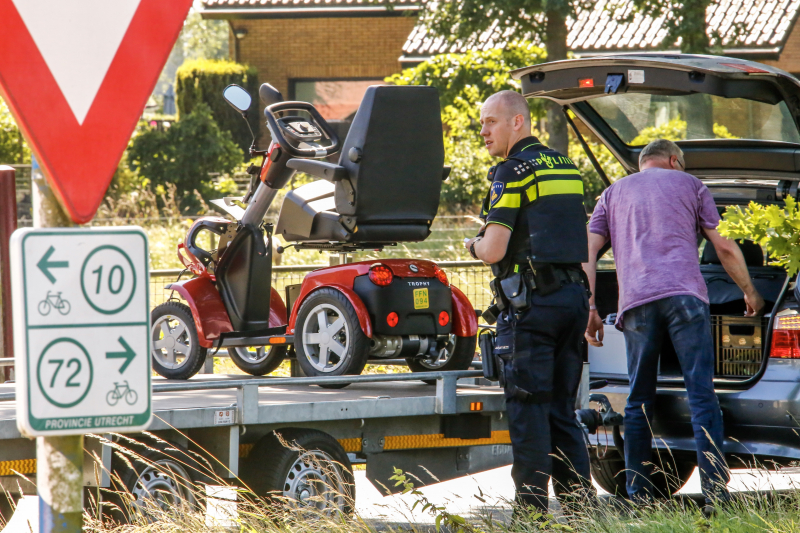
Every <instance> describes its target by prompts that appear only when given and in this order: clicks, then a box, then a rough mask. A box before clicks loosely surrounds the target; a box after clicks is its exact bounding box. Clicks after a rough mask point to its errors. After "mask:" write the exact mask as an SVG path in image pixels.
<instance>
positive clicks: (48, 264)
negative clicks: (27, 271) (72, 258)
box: [36, 246, 69, 283]
mask: <svg viewBox="0 0 800 533" xmlns="http://www.w3.org/2000/svg"><path fill="white" fill-rule="evenodd" d="M55 251H56V249H55V248H53V247H52V246H51V247H50V248H49V249H48V250H47V251H46V252H45V253H44V255H43V256H42V258H41V259H39V262H38V263H36V266H37V267H39V270H41V271H42V274H44V275H45V276H47V279H49V280H50V283H55V282H56V278H55V276H53V274H51V273H50V269H51V268H67V267H68V266H69V261H50V256H51V255H53V252H55Z"/></svg>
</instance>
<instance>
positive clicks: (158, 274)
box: [150, 261, 492, 309]
mask: <svg viewBox="0 0 800 533" xmlns="http://www.w3.org/2000/svg"><path fill="white" fill-rule="evenodd" d="M438 265H439V266H440V267H441V268H442V269H443V270H444V271H445V272H447V277H448V278H449V279H450V282H451V283H452V284H453V285H455V286H456V287H458V288H459V289H461V290H462V291H463V292H464V294H466V296H467V298H469V301H470V302H472V305H473V307H474V308H475V309H486V308H487V307H488V306H489V303H490V302H491V299H492V297H491V293H490V292H489V281H490V280H491V275H492V272H491V270H490V269H489V267H487V266H486V265H484V264H483V263H481V262H480V261H439V262H438ZM325 266H328V265H295V266H274V267H272V286H273V287H275V289H276V290H277V291H278V293H279V294H280V295H281V297H282V298H284V297H285V296H284V295H285V292H284V289H285V288H286V286H287V285H293V284H296V283H301V282H302V281H303V278H304V277H305V276H306V274H308V273H309V272H311V271H312V270H316V269H318V268H322V267H325ZM181 272H183V271H182V270H180V269H173V270H153V271H152V272H150V302H151V305H152V306H153V307H155V306H156V305H159V304H161V303H163V302H165V301H166V300H167V299H169V297H170V292H171V291H170V290H168V289H165V288H164V286H165V285H168V284H170V283H174V282H175V280H176V279H178V275H180V273H181ZM187 276H191V273H190V272H188V271H187V272H186V273H184V279H185V278H186V277H187Z"/></svg>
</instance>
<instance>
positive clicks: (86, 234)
mask: <svg viewBox="0 0 800 533" xmlns="http://www.w3.org/2000/svg"><path fill="white" fill-rule="evenodd" d="M10 256H11V279H12V302H13V310H14V311H13V312H14V356H15V362H14V363H15V370H16V396H17V402H16V404H17V427H18V428H19V430H20V432H21V433H23V434H25V435H29V436H48V435H80V434H84V433H94V432H99V431H104V430H110V431H115V432H116V431H121V432H125V431H140V430H143V429H146V428H147V426H148V425H149V424H150V418H151V397H150V391H151V386H150V375H151V370H150V301H149V279H150V273H149V268H148V263H149V261H148V257H149V251H148V242H147V235H146V234H145V233H144V231H143V230H142V229H141V228H137V227H115V228H86V229H74V228H63V229H62V228H46V229H32V228H25V229H19V230H17V231H15V232H14V234H13V235H12V237H11V253H10Z"/></svg>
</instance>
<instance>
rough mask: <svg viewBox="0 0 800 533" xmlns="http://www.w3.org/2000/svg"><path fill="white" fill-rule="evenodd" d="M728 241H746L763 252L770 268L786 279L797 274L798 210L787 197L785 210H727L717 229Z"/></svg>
mask: <svg viewBox="0 0 800 533" xmlns="http://www.w3.org/2000/svg"><path fill="white" fill-rule="evenodd" d="M717 230H718V231H719V233H720V235H722V236H724V237H728V238H730V239H736V240H741V239H747V240H750V241H753V242H756V243H758V244H760V245H761V247H762V248H764V249H765V250H766V251H767V253H768V254H769V257H770V258H771V259H772V261H771V262H770V264H771V265H776V266H782V267H783V268H785V269H786V271H787V272H788V273H789V275H790V276H794V275H795V274H796V273H797V271H798V270H800V209H798V207H797V202H796V201H795V199H794V198H792V197H791V196H790V197H788V198H786V208H785V209H782V208H781V207H779V206H777V205H770V206H766V207H765V206H763V205H760V204H757V203H755V202H750V205H748V206H747V207H746V208H745V209H742V208H741V207H740V206H738V205H737V206H728V208H727V210H726V211H725V213H724V214H723V215H722V222H720V223H719V227H718V228H717Z"/></svg>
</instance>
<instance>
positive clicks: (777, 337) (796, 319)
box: [769, 315, 800, 359]
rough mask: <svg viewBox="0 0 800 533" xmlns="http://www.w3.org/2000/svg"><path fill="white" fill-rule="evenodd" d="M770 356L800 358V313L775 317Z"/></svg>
mask: <svg viewBox="0 0 800 533" xmlns="http://www.w3.org/2000/svg"><path fill="white" fill-rule="evenodd" d="M769 356H770V357H776V358H780V359H800V315H788V316H777V317H775V326H774V327H773V328H772V344H771V346H770V350H769Z"/></svg>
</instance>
